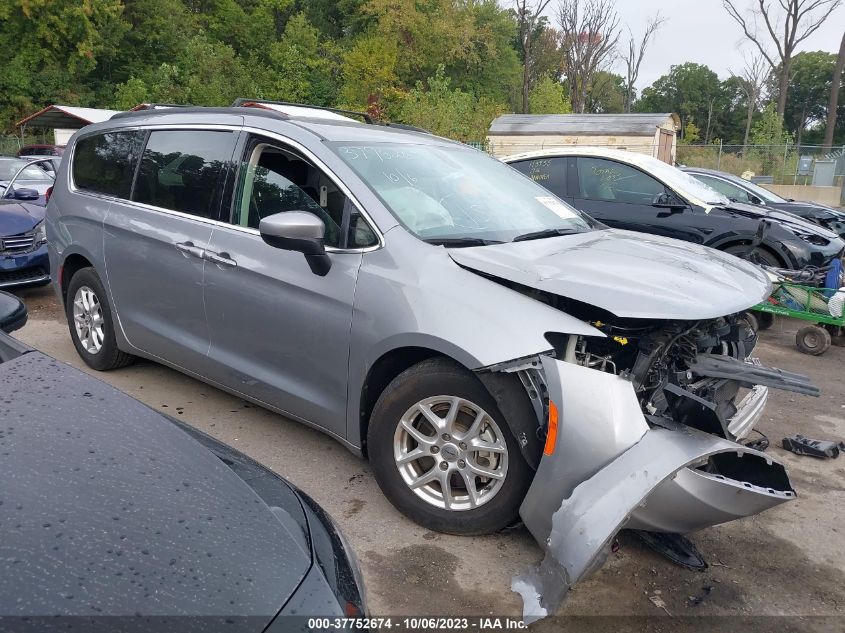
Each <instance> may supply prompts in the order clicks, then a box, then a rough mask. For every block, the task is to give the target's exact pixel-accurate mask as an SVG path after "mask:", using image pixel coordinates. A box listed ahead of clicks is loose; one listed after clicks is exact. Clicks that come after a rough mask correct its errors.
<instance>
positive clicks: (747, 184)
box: [740, 180, 789, 203]
mask: <svg viewBox="0 0 845 633" xmlns="http://www.w3.org/2000/svg"><path fill="white" fill-rule="evenodd" d="M740 186H741V187H744V188H745V189H748V190H749V191H750V192H752V193H753V194H754V195H755V196H757V197H758V198H760V199H761V200H765V201H766V202H777V203H781V202H789V201H788V200H787V199H786V198H781V197H780V196H779V195H777V194H776V193H772V192H771V191H769V190H768V189H765V188H764V187H761V186H760V185H758V184H756V183H753V182H751V181H750V180H743V181H742V184H741V185H740Z"/></svg>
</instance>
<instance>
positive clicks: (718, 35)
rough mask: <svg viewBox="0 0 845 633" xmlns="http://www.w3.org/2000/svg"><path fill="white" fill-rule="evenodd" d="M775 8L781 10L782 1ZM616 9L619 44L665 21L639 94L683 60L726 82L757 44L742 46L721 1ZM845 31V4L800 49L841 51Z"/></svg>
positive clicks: (635, 1) (640, 3)
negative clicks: (659, 18) (655, 19)
mask: <svg viewBox="0 0 845 633" xmlns="http://www.w3.org/2000/svg"><path fill="white" fill-rule="evenodd" d="M751 2H752V0H737V3H736V4H737V5H739V6H750V4H751ZM556 4H557V3H556V2H555V0H552V2H551V3H550V5H549V8H548V9H547V10H546V12H545V13H546V15H548V16H549V19H550V22H552V23H554V22H555V21H556V20H555V17H554V16H555V13H556V9H555V8H554V7H555V5H556ZM755 4H756V3H755ZM773 4H774V5H775V6H777V4H778V3H777V2H774V3H773ZM616 10H617V13H618V14H619V18H620V23H621V24H622V27H623V37H622V39H621V40H620V41H622V42H625V43H627V30H626V27H630V28H631V30H632V31H633V33H634V37H635V38H639V37H642V32H643V30H644V29H645V25H646V22H647V21H648V19H649V18H650V17H651V16H653V15H654V14H655V13H656V12H657V11H658V10H659V11H660V13H661V14H662V15H663V16H665V17H666V18H667V20H666V22H665V23H664V24H663V26H662V27H661V28H660V30H659V31H658V32H657V33H656V35H655V36H654V38H653V39H652V42H651V43H650V45H649V48H648V49H647V51H646V55H645V58H644V59H643V63H642V66H640V76H639V79H638V80H637V88H638V89H639V90H642V88H643V87H645V86H648V85H650V84H652V83H653V82H654V80H655V79H657V78H658V77H660V76H661V75H664V74H666V73H667V72H669V67H670V66H671V65H672V64H683V63H685V62H696V63H698V64H706V65H707V66H709V67H710V68H711V69H712V70H714V71H715V72H716V73H717V74H718V75H719V78H721V79H725V78H726V77H729V76H730V70H733V71H734V72H736V73H739V72H740V71H741V70H742V66H743V57H742V55H743V50H745V51H746V52H747V53H750V52H751V50H752V49H751V46H753V45H752V44H750V43H744V42H743V40H744V35H743V33H742V30H741V28H740V27H739V25H738V24H737V23H736V22H734V20H733V19H732V18H731V17H730V16H729V15H728V13H727V12H726V11H725V10H724V9H723V8H722V2H721V0H616ZM844 29H845V6H842V7H840V8H839V9H837V10H836V11H835V12H834V13H833V14H832V15H831V16H830V17H829V18H828V19H827V20H826V22H825V23H824V24H823V25H822V26H821V27H819V29H818V30H817V31H816V32H815V33H813V35H811V36H810V37H809V38H808V39H807V40H806V41H804V42H803V43H802V44H801V45H800V47H799V49H798V50H799V51H818V50H822V51H827V52H830V53H838V52H839V44H840V42H841V41H842V32H843V30H844ZM746 42H747V40H746ZM623 69H624V67H623V66H622V65H621V64H616V66H615V67H614V68H613V70H614V71H616V72H620V73H621V74H624V70H623Z"/></svg>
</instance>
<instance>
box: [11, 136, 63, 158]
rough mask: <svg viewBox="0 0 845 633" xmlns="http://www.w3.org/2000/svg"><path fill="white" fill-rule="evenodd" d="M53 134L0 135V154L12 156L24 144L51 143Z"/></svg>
mask: <svg viewBox="0 0 845 633" xmlns="http://www.w3.org/2000/svg"><path fill="white" fill-rule="evenodd" d="M52 143H53V134H52V133H48V134H26V135H24V136H20V135H8V136H2V135H0V156H14V155H15V154H16V153H17V151H18V150H19V149H20V148H21V147H24V146H25V145H41V144H46V145H51V144H52Z"/></svg>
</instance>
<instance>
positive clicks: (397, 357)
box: [360, 347, 443, 457]
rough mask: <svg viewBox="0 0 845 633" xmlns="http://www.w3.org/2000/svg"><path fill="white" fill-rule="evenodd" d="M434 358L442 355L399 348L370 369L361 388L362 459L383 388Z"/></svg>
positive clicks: (413, 348)
mask: <svg viewBox="0 0 845 633" xmlns="http://www.w3.org/2000/svg"><path fill="white" fill-rule="evenodd" d="M435 356H443V354H441V353H439V352H436V351H434V350H432V349H428V348H425V347H400V348H399V349H394V350H391V351H389V352H387V353H386V354H385V355H384V356H382V357H381V358H379V359H378V360H377V361H376V362H375V363H373V366H372V367H370V371H369V372H368V373H367V378H366V380H364V386H363V387H362V388H361V405H360V406H361V412H360V420H361V425H360V426H361V452H362V453H363V454H364V457H366V456H367V430H368V427H369V425H370V415H371V414H372V412H373V408H374V407H375V406H376V401H377V400H378V398H379V396H380V395H381V394H382V392H383V391H384V389H385V387H387V385H389V384H390V381H391V380H393V379H394V378H396V376H398V375H399V374H401V373H402V372H403V371H405V370H406V369H408V368H409V367H412V366H414V365H416V364H417V363H419V362H422V361H424V360H426V359H429V358H434V357H435Z"/></svg>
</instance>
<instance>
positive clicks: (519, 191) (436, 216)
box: [332, 143, 594, 244]
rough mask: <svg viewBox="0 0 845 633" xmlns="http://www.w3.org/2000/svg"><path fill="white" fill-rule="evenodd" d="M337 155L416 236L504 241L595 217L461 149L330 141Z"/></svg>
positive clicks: (580, 226) (587, 224)
mask: <svg viewBox="0 0 845 633" xmlns="http://www.w3.org/2000/svg"><path fill="white" fill-rule="evenodd" d="M332 147H333V149H334V151H335V152H337V154H338V155H339V156H340V157H341V158H342V159H343V160H344V161H345V162H346V163H347V164H348V165H349V166H350V167H351V168H352V169H354V170H355V172H356V173H357V174H358V175H359V176H360V177H361V178H362V179H363V180H364V182H366V184H367V185H368V186H369V187H370V188H371V189H372V190H373V191H374V192H375V193H376V194H377V195H378V196H379V198H381V200H382V201H383V202H384V204H385V205H386V206H387V207H388V208H389V209H390V211H391V212H392V213H393V215H394V216H395V217H396V219H397V220H399V221H400V222H401V223H402V224H403V225H404V226H405V227H406V228H407V229H408V230H409V231H411V232H412V233H413V234H414V235H416V236H417V237H419V238H420V239H423V240H426V241H433V242H436V241H437V240H444V241H448V240H451V241H452V243H455V244H457V242H459V241H460V240H464V241H469V240H484V241H485V242H509V241H511V240H513V239H514V238H516V237H519V236H524V235H526V234H528V233H535V232H540V231H550V232H556V233H557V234H563V233H569V232H573V233H580V232H582V231H587V230H590V228H591V227H592V226H594V223H593V221H592V220H590V219H589V218H587V217H586V216H584V215H582V214H581V213H580V212H578V211H576V210H575V209H573V208H572V207H571V206H569V205H568V204H566V203H565V202H563V201H561V200H560V199H558V198H556V197H555V196H554V195H553V194H551V193H549V191H548V190H546V189H544V188H542V187H541V186H539V185H537V184H535V183H534V181H533V180H531V179H530V178H527V177H525V176H523V175H522V174H520V173H519V172H517V171H516V170H515V169H512V168H511V167H508V166H507V165H504V164H503V163H500V162H499V161H497V160H496V159H494V158H491V157H490V156H488V155H486V154H484V153H483V152H480V151H478V150H475V149H472V148H463V147H459V146H455V147H448V146H445V147H444V146H437V145H411V144H407V143H373V144H369V145H346V144H342V143H334V144H332Z"/></svg>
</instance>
